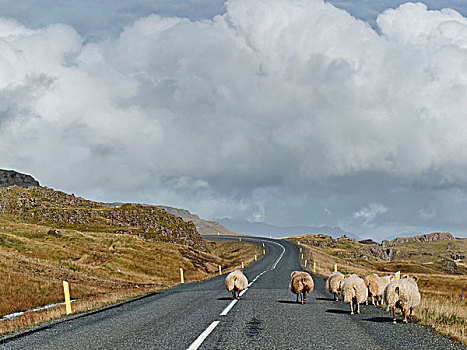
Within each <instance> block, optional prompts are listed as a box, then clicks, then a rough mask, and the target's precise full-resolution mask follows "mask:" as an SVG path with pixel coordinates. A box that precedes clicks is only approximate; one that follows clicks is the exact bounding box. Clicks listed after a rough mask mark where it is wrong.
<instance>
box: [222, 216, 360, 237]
mask: <svg viewBox="0 0 467 350" xmlns="http://www.w3.org/2000/svg"><path fill="white" fill-rule="evenodd" d="M218 221H219V223H220V224H222V225H223V226H225V227H227V228H228V229H229V230H232V231H234V232H238V233H242V234H250V235H254V236H266V237H269V236H271V237H274V238H282V237H287V236H293V235H301V234H310V233H321V234H326V235H330V236H332V237H340V236H343V235H345V236H347V237H352V238H355V239H359V238H358V237H357V236H356V235H354V234H352V233H350V232H346V231H344V230H342V229H341V228H340V227H331V226H319V227H314V226H276V225H271V224H266V223H263V222H250V221H247V220H232V219H227V218H223V219H220V220H218Z"/></svg>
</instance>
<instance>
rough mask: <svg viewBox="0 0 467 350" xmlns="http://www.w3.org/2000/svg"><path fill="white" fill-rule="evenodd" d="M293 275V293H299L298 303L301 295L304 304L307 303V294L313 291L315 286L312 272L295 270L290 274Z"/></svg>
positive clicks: (291, 286) (291, 287) (291, 288)
mask: <svg viewBox="0 0 467 350" xmlns="http://www.w3.org/2000/svg"><path fill="white" fill-rule="evenodd" d="M290 277H292V279H291V281H290V285H289V287H290V290H291V291H292V293H295V294H297V303H298V296H300V299H301V300H300V301H301V303H302V304H305V303H306V295H307V294H308V293H311V291H312V290H313V288H314V283H313V278H311V276H310V274H309V273H308V272H305V271H293V272H292V273H291V274H290Z"/></svg>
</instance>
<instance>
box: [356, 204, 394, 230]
mask: <svg viewBox="0 0 467 350" xmlns="http://www.w3.org/2000/svg"><path fill="white" fill-rule="evenodd" d="M387 211H388V208H386V207H385V206H384V205H382V204H380V203H373V204H370V205H369V206H368V207H363V208H362V209H360V211H358V212H356V213H354V217H355V218H363V219H364V224H365V225H369V224H371V223H372V222H373V221H375V219H376V216H377V215H381V214H384V213H386V212H387Z"/></svg>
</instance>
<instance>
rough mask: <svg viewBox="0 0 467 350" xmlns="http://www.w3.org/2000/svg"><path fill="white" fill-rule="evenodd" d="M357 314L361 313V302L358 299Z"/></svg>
mask: <svg viewBox="0 0 467 350" xmlns="http://www.w3.org/2000/svg"><path fill="white" fill-rule="evenodd" d="M357 314H360V303H359V302H358V301H357Z"/></svg>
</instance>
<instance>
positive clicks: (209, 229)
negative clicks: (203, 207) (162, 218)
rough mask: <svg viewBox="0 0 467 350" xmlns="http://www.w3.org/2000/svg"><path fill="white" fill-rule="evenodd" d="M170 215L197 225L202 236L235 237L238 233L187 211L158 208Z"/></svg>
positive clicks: (165, 207)
mask: <svg viewBox="0 0 467 350" xmlns="http://www.w3.org/2000/svg"><path fill="white" fill-rule="evenodd" d="M158 207H159V208H161V209H164V210H165V211H167V212H168V213H170V214H173V215H177V216H179V217H181V218H182V219H183V220H185V221H191V222H193V223H194V224H195V226H196V229H197V230H198V232H199V233H200V234H202V235H209V234H217V233H218V232H219V233H221V234H223V235H235V234H236V233H235V232H233V231H230V230H229V229H227V228H225V227H224V226H222V225H221V224H220V223H218V222H217V221H208V220H204V219H201V218H200V217H199V216H198V215H196V214H192V213H190V212H189V211H188V210H186V209H178V208H172V207H167V206H161V205H160V206H158Z"/></svg>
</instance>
